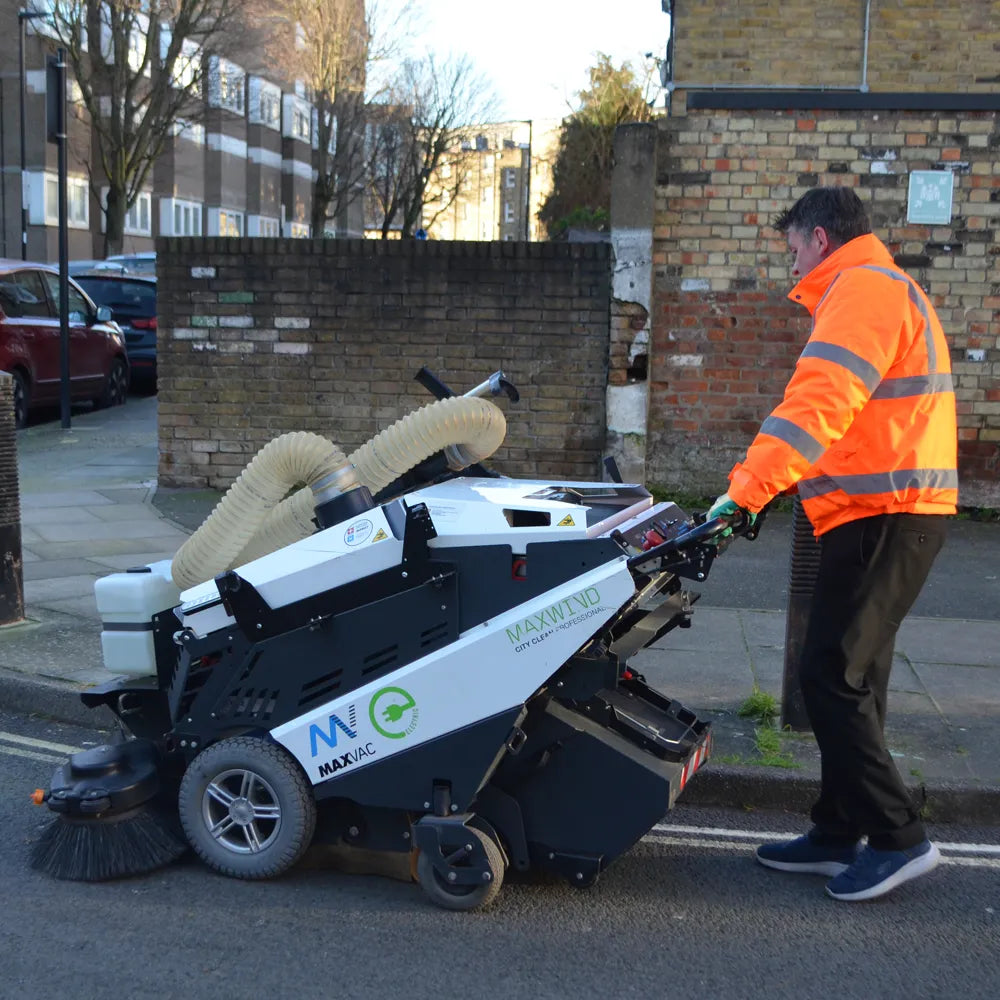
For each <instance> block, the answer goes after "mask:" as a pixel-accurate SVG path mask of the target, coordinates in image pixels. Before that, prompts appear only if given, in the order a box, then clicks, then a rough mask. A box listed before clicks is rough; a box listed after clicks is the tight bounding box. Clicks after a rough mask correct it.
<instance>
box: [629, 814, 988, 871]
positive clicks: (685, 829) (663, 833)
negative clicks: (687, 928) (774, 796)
mask: <svg viewBox="0 0 1000 1000" xmlns="http://www.w3.org/2000/svg"><path fill="white" fill-rule="evenodd" d="M793 836H795V834H792V833H789V832H788V831H787V830H782V831H780V832H777V831H774V830H726V829H720V828H719V827H698V826H682V825H679V824H678V825H673V824H670V823H657V824H656V826H654V827H653V828H652V830H650V831H649V833H648V834H647V835H646V838H644V839H649V840H655V841H656V842H657V843H660V844H663V843H668V844H675V845H677V846H687V847H726V848H730V849H732V848H737V849H739V850H745V849H747V848H748V847H749V846H750V845H749V844H748V843H747V842H748V841H752V842H753V843H758V844H762V843H766V842H768V841H772V840H779V841H780V840H789V839H791V838H792V837H793ZM934 843H935V844H936V845H937V847H938V850H940V851H944V852H945V853H949V854H987V855H997V856H998V857H1000V845H997V844H963V843H949V842H944V843H942V842H941V841H939V840H935V841H934ZM942 861H943V862H944V863H945V864H950V863H955V864H959V863H961V864H970V863H971V864H975V863H977V862H978V861H981V862H982V863H984V864H985V865H986V867H993V864H994V863H992V862H989V861H987V859H959V858H954V859H952V858H943V859H942Z"/></svg>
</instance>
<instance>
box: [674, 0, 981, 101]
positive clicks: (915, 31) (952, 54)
mask: <svg viewBox="0 0 1000 1000" xmlns="http://www.w3.org/2000/svg"><path fill="white" fill-rule="evenodd" d="M864 11H865V4H864V2H863V0H824V2H823V3H816V2H815V0H784V2H782V3H780V4H778V3H775V2H774V0H682V2H681V3H678V4H677V11H676V24H675V42H674V51H675V53H676V55H675V68H674V78H675V80H676V81H677V82H678V83H679V84H682V83H685V82H686V83H690V84H694V85H696V86H702V87H708V86H725V85H727V84H730V85H731V84H741V85H753V86H757V87H760V86H763V85H767V84H779V85H781V86H783V87H792V88H795V87H809V86H824V87H858V86H859V85H860V83H861V80H862V66H863V62H864V58H863V57H864ZM998 23H1000V0H966V2H962V3H960V2H957V0H950V2H944V3H942V2H941V0H874V2H872V3H871V5H870V19H869V37H868V62H867V73H866V82H867V84H868V86H870V87H871V89H872V90H874V91H915V90H923V91H958V92H969V91H993V90H995V89H996V82H997V65H996V59H997V32H996V27H995V26H996V25H997V24H998Z"/></svg>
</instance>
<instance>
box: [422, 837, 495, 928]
mask: <svg viewBox="0 0 1000 1000" xmlns="http://www.w3.org/2000/svg"><path fill="white" fill-rule="evenodd" d="M461 834H462V837H463V838H465V843H469V838H473V837H474V838H475V839H476V840H478V841H479V842H480V843H481V844H482V845H483V850H484V851H485V852H486V859H487V862H488V863H489V875H490V877H489V880H488V881H484V882H483V883H482V884H481V885H452V884H451V883H450V882H449V881H448V880H447V879H445V878H443V877H442V876H441V875H440V874H439V873H438V871H437V869H436V868H435V867H434V863H433V861H432V860H431V857H430V855H428V854H425V853H424V852H423V851H421V852H420V855H419V857H418V858H417V880H418V881H419V882H420V888H421V889H423V890H424V892H425V893H426V895H427V897H428V898H429V899H430V900H431V902H432V903H435V904H436V905H437V906H441V907H444V909H446V910H477V909H480V908H481V907H484V906H489V905H490V904H491V903H492V902H493V901H494V900H495V899H496V898H497V896H498V895H499V894H500V889H501V887H502V886H503V876H504V870H505V868H506V865H505V863H504V859H503V853H502V852H501V850H500V848H499V846H498V845H497V844H496V842H495V841H494V840H493V838H492V837H490V835H489V834H487V833H483V831H482V830H476V829H474V828H473V827H468V826H467V827H463V828H462V831H461ZM461 846H462V845H461V844H459V843H455V844H446V845H444V853H445V854H450V853H451V852H452V851H455V850H458V848H459V847H461Z"/></svg>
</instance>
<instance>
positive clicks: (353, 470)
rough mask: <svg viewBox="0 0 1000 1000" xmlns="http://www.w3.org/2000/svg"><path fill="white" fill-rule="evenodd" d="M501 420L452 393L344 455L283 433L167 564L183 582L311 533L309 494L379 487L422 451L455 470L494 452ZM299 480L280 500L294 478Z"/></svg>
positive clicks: (485, 405)
mask: <svg viewBox="0 0 1000 1000" xmlns="http://www.w3.org/2000/svg"><path fill="white" fill-rule="evenodd" d="M506 432H507V422H506V420H505V419H504V415H503V413H502V412H501V411H500V410H499V409H498V408H497V407H496V406H494V405H493V403H491V402H489V401H488V400H485V399H480V398H478V397H475V396H452V397H449V398H448V399H442V400H438V401H437V402H436V403H430V404H428V405H427V406H424V407H422V408H421V409H419V410H417V411H415V412H414V413H411V414H409V415H408V416H406V417H403V418H402V419H401V420H397V421H396V423H394V424H393V425H392V426H391V427H388V428H387V429H386V430H384V431H382V432H381V433H380V434H378V435H376V436H375V437H374V438H372V439H371V441H369V442H368V443H367V444H364V445H362V446H361V447H360V448H359V449H358V450H357V451H355V452H353V453H352V454H351V455H350V457H349V458H345V457H344V453H343V452H342V451H341V450H340V449H339V448H338V447H337V446H336V445H334V444H332V443H331V442H329V441H327V440H326V439H325V438H323V437H320V436H319V435H317V434H308V433H305V432H298V433H294V434H283V435H282V436H281V437H278V438H275V439H274V440H273V441H271V442H270V443H269V444H267V445H265V446H264V447H263V448H262V449H261V450H260V451H259V452H258V453H257V455H256V456H255V457H254V459H253V460H252V461H251V462H250V464H249V465H248V466H247V467H246V468H245V469H244V470H243V472H242V473H241V474H240V477H239V479H237V480H236V482H235V483H233V485H232V486H231V487H230V488H229V490H228V491H227V492H226V495H225V496H224V497H223V498H222V499H221V500H220V501H219V503H218V505H217V506H216V508H215V510H213V511H212V513H211V514H210V515H209V516H208V518H207V519H206V521H205V523H204V524H202V526H201V527H200V528H199V529H198V530H197V531H196V532H195V533H194V534H193V535H192V536H191V537H190V538H189V539H188V540H187V541H186V542H185V543H184V545H183V546H182V547H181V549H180V550H179V551H178V553H177V555H176V556H175V557H174V561H173V563H172V565H171V573H172V576H173V579H174V583H176V584H177V586H178V587H179V588H180V589H181V590H184V589H186V588H188V587H193V586H195V585H196V584H198V583H202V582H203V581H205V580H208V579H211V578H212V577H215V576H217V575H218V574H219V573H222V572H224V571H225V570H227V569H230V568H232V567H233V566H239V565H243V564H244V563H247V562H250V561H251V560H252V559H258V558H260V557H261V556H263V555H267V554H268V553H269V552H274V551H275V550H276V549H279V548H282V547H284V546H285V545H290V544H291V543H292V542H296V541H298V540H299V539H301V538H305V537H307V536H308V535H310V534H312V532H313V530H314V528H315V525H314V523H313V512H314V510H315V505H316V498H317V497H320V498H321V499H328V498H329V497H330V496H331V495H336V494H337V493H345V492H347V491H348V490H352V489H355V488H356V487H358V486H366V487H368V489H369V490H370V491H371V492H372V493H377V492H378V491H379V490H381V489H384V488H385V487H386V486H388V485H389V483H391V482H393V481H394V480H396V479H398V478H399V477H400V476H401V475H403V473H405V472H407V471H408V470H410V469H412V468H413V467H414V466H415V465H417V464H418V463H420V462H422V461H423V460H424V459H425V458H428V457H429V456H431V455H433V454H435V453H436V452H438V451H442V450H443V451H444V453H445V457H446V459H447V462H448V467H449V468H450V469H452V470H453V471H455V472H458V471H460V470H461V469H464V468H466V467H467V466H469V465H472V464H474V463H475V462H479V461H482V460H483V459H484V458H487V457H489V456H490V455H492V454H493V452H494V451H496V450H497V448H499V447H500V445H501V444H502V443H503V439H504V435H505V434H506ZM303 482H304V483H306V487H305V488H303V489H301V490H298V491H297V492H296V493H294V494H292V496H290V497H288V498H287V499H285V500H282V498H283V497H285V495H286V494H287V493H288V491H289V489H291V488H292V487H294V486H296V485H297V484H298V483H303Z"/></svg>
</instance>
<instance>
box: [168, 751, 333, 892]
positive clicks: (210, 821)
mask: <svg viewBox="0 0 1000 1000" xmlns="http://www.w3.org/2000/svg"><path fill="white" fill-rule="evenodd" d="M178 810H179V813H180V818H181V824H182V825H183V827H184V832H185V834H186V835H187V838H188V841H189V843H190V844H191V846H192V847H193V848H194V850H195V851H196V852H197V853H198V855H199V856H200V857H201V859H202V860H203V861H204V862H205V864H207V865H208V866H209V868H212V869H214V870H215V871H217V872H220V873H221V874H223V875H230V876H232V877H234V878H245V879H265V878H274V877H275V876H276V875H280V874H282V872H285V871H287V870H288V869H289V868H291V867H292V865H294V864H295V862H296V861H298V860H299V858H301V857H302V855H303V854H305V852H306V850H307V848H308V847H309V845H310V843H311V842H312V837H313V832H314V831H315V829H316V800H315V798H314V797H313V793H312V788H311V787H310V785H309V782H308V780H307V778H306V776H305V774H304V773H303V772H302V769H301V768H300V767H299V764H298V762H297V761H296V760H295V759H294V758H293V757H292V756H291V755H290V754H289V753H288V751H286V750H285V749H284V748H283V747H280V746H277V745H276V744H274V743H266V742H264V740H261V739H255V738H254V737H251V736H238V737H235V738H233V739H228V740H221V741H220V742H218V743H214V744H213V745H212V746H210V747H209V748H208V749H207V750H205V751H204V752H203V753H200V754H199V755H198V756H197V757H195V759H194V760H193V761H192V762H191V764H190V765H189V767H188V769H187V771H186V772H185V774H184V778H183V780H182V781H181V787H180V792H179V794H178Z"/></svg>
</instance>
